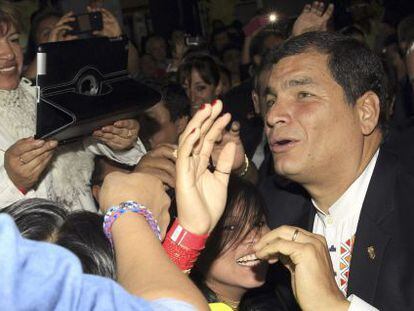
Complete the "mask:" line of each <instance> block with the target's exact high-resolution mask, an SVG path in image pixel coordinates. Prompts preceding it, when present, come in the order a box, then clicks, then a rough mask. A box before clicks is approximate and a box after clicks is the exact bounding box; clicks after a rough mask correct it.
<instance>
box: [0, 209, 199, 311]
mask: <svg viewBox="0 0 414 311" xmlns="http://www.w3.org/2000/svg"><path fill="white" fill-rule="evenodd" d="M0 309H1V310H8V311H12V310H42V311H45V310H122V311H128V310H171V311H172V310H180V311H194V310H195V309H194V308H193V307H192V306H191V305H189V304H187V303H185V302H182V301H178V300H174V299H169V298H165V299H158V300H153V301H147V300H144V299H142V298H139V297H136V296H133V295H131V294H129V293H128V292H126V291H125V290H124V289H123V288H122V287H121V286H120V285H118V284H117V283H116V282H114V281H113V280H110V279H106V278H103V277H99V276H94V275H88V274H84V273H83V272H82V267H81V264H80V262H79V260H78V258H77V257H76V256H75V255H74V254H72V253H71V252H70V251H68V250H66V249H64V248H62V247H60V246H57V245H54V244H50V243H46V242H37V241H31V240H27V239H24V238H22V237H21V236H20V233H19V231H18V230H17V228H16V225H15V224H14V222H13V220H12V219H11V218H10V216H8V215H6V214H0Z"/></svg>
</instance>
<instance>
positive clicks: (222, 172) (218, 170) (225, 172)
mask: <svg viewBox="0 0 414 311" xmlns="http://www.w3.org/2000/svg"><path fill="white" fill-rule="evenodd" d="M214 170H215V171H217V172H219V173H222V174H226V175H230V174H231V172H228V173H227V172H223V171H220V170H218V169H217V168H215V169H214Z"/></svg>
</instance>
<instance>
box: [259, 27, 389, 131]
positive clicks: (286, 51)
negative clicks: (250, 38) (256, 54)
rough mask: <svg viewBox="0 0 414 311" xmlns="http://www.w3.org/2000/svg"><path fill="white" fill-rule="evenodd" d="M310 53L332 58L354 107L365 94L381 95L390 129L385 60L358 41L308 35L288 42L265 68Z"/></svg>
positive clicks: (382, 124) (336, 77) (333, 35)
mask: <svg viewBox="0 0 414 311" xmlns="http://www.w3.org/2000/svg"><path fill="white" fill-rule="evenodd" d="M310 51H315V52H318V53H321V54H324V55H327V56H328V68H329V70H330V73H331V75H332V77H333V79H334V80H335V81H336V82H337V83H338V84H339V85H340V86H341V87H342V89H343V90H344V93H345V100H346V101H347V102H348V103H349V104H350V105H354V104H355V103H356V101H357V99H358V98H359V97H361V96H362V95H363V94H364V93H365V92H367V91H372V92H374V93H375V94H377V96H378V98H379V101H380V116H379V121H378V123H379V127H380V128H381V129H382V130H385V129H386V124H387V121H388V119H389V115H388V111H389V109H388V106H389V102H388V98H389V97H388V95H387V91H388V90H387V79H386V75H385V72H384V68H383V66H382V63H381V59H380V58H379V57H378V56H377V55H376V54H375V53H374V52H373V51H372V50H371V49H370V48H369V47H368V46H366V45H365V44H363V43H361V42H359V41H358V40H356V39H353V38H351V37H347V36H344V35H341V34H336V33H331V32H307V33H304V34H302V35H300V36H297V37H293V38H291V39H289V40H287V41H285V42H284V43H283V44H282V45H281V46H280V48H278V49H276V50H273V51H272V53H269V54H267V55H266V57H265V58H264V59H263V66H262V69H263V68H266V67H267V66H273V65H275V64H276V63H278V62H279V61H280V60H281V59H283V58H285V57H289V56H294V55H298V54H302V53H306V52H310Z"/></svg>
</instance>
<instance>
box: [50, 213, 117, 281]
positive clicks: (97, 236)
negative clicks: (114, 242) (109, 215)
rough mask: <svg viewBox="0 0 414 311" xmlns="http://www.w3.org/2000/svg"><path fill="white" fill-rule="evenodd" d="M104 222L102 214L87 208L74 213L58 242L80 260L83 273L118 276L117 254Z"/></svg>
mask: <svg viewBox="0 0 414 311" xmlns="http://www.w3.org/2000/svg"><path fill="white" fill-rule="evenodd" d="M102 223H103V216H102V215H99V214H96V213H92V212H87V211H80V212H75V213H72V214H70V215H69V216H68V218H67V219H66V221H65V223H64V224H63V225H62V226H61V228H60V230H59V232H58V234H57V239H56V244H58V245H61V246H63V247H64V248H66V249H69V250H70V251H72V252H73V253H74V254H75V255H76V256H77V257H78V258H79V259H80V261H81V263H82V268H83V272H84V273H89V274H95V275H100V276H103V277H109V278H112V279H116V268H115V255H114V251H113V250H112V246H111V244H110V242H109V240H108V239H107V237H106V236H105V234H104V231H103V228H102Z"/></svg>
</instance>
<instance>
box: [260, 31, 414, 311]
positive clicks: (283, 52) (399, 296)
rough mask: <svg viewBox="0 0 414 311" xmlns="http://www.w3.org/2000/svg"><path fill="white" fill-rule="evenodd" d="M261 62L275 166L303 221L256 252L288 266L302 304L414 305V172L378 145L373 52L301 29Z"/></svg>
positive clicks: (378, 89)
mask: <svg viewBox="0 0 414 311" xmlns="http://www.w3.org/2000/svg"><path fill="white" fill-rule="evenodd" d="M266 64H267V65H268V66H269V68H270V70H271V74H270V77H269V79H268V82H267V89H266V95H265V103H266V107H267V113H266V120H265V123H266V127H265V130H266V135H267V139H268V142H269V146H270V149H271V152H272V156H273V160H274V168H275V171H276V172H277V173H278V174H279V175H281V176H283V177H286V178H288V179H290V180H292V181H293V182H296V183H298V184H300V185H301V186H303V188H304V189H305V190H306V191H307V193H308V194H309V196H310V198H311V200H310V201H309V203H308V205H309V211H310V212H309V214H310V216H309V225H308V226H307V230H305V229H303V228H300V227H295V226H288V225H285V226H281V227H278V228H276V229H274V230H273V231H271V232H269V233H268V234H267V235H265V236H263V237H262V238H261V239H260V241H259V242H258V243H257V244H256V245H255V246H254V247H255V249H256V255H257V257H259V258H261V259H263V260H268V261H269V262H271V263H272V262H276V261H280V263H282V264H283V265H284V266H285V267H287V268H288V269H289V271H290V274H291V278H292V284H293V286H292V287H293V294H294V296H295V298H296V300H297V302H298V304H299V306H300V307H301V308H302V309H303V310H377V309H381V310H414V269H413V268H412V267H411V261H410V259H411V258H413V256H414V242H413V241H412V237H413V235H414V229H413V225H412V222H413V221H414V195H413V193H414V175H410V173H409V172H408V171H407V170H405V169H404V167H403V166H402V165H401V164H400V163H399V161H398V158H397V157H396V156H394V155H393V154H391V153H390V152H389V151H386V150H385V148H380V145H381V142H382V139H383V132H382V129H383V126H384V123H385V122H386V121H387V112H388V111H389V109H387V104H388V103H387V94H386V78H385V73H384V70H383V68H382V65H381V61H380V60H379V59H378V57H377V56H376V55H375V54H374V53H373V52H372V51H371V50H370V49H369V48H367V47H366V46H365V45H363V44H362V43H359V42H357V41H356V40H354V39H351V38H348V37H344V36H342V35H337V34H334V33H327V32H309V33H305V34H303V35H300V36H297V37H294V38H292V39H290V40H288V41H287V42H285V43H284V44H283V45H282V47H281V48H280V49H279V50H277V51H275V52H274V53H273V54H272V55H270V56H269V57H267V59H266V60H265V65H266ZM275 208H277V207H275ZM280 217H283V215H280Z"/></svg>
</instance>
